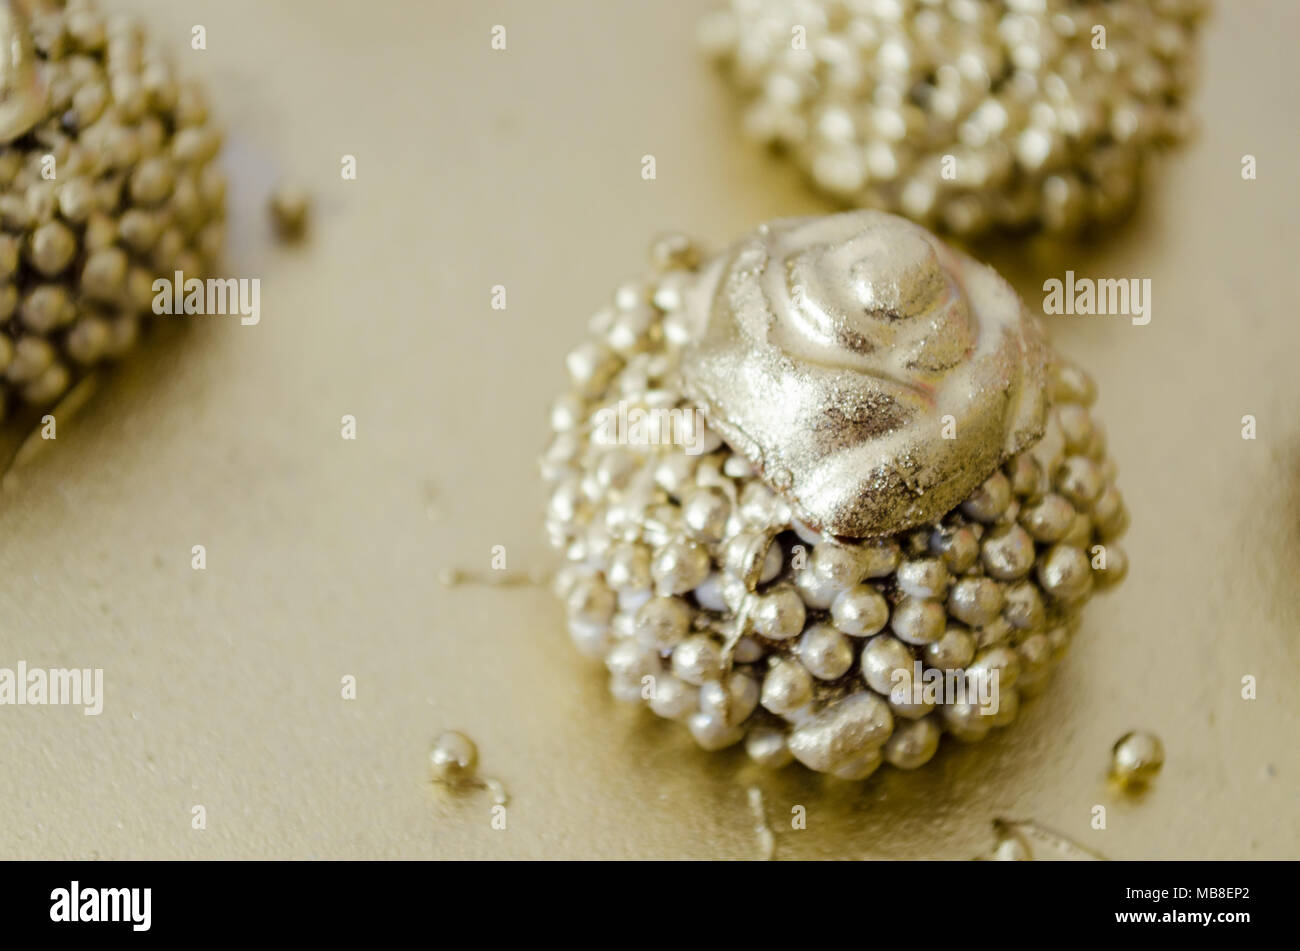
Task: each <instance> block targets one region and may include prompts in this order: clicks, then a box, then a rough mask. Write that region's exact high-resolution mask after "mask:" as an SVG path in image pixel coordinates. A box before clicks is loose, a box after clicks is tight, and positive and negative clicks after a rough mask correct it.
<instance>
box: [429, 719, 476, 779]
mask: <svg viewBox="0 0 1300 951" xmlns="http://www.w3.org/2000/svg"><path fill="white" fill-rule="evenodd" d="M429 766H430V767H431V768H432V770H433V777H434V779H436V780H438V781H439V782H445V783H464V782H469V781H470V780H472V779H474V774H475V771H476V770H477V769H478V747H477V746H475V745H474V741H473V740H471V739H470V738H469V737H468V736H466V735H465V734H464V733H460V732H457V731H455V730H448V731H447V732H445V733H443V734H441V735H440V736H439V737H438V739H437V740H435V741H434V744H433V750H432V751H431V752H430V753H429Z"/></svg>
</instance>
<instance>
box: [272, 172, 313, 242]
mask: <svg viewBox="0 0 1300 951" xmlns="http://www.w3.org/2000/svg"><path fill="white" fill-rule="evenodd" d="M310 206H311V201H310V199H309V198H308V196H307V192H306V191H305V190H304V189H302V188H301V187H299V186H297V185H279V186H277V187H276V189H275V190H274V191H273V192H272V193H271V197H270V201H269V204H268V207H269V208H270V211H271V220H272V221H273V222H274V224H275V230H276V233H277V234H278V235H279V236H280V237H281V238H284V239H286V240H297V239H299V238H301V237H302V236H303V233H304V232H305V231H306V228H307V214H308V209H309V208H310Z"/></svg>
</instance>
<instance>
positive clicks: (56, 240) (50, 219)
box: [0, 0, 225, 417]
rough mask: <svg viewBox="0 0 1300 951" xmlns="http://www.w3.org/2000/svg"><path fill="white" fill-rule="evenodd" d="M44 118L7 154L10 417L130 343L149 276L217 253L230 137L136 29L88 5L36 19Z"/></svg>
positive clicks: (78, 1) (2, 188)
mask: <svg viewBox="0 0 1300 951" xmlns="http://www.w3.org/2000/svg"><path fill="white" fill-rule="evenodd" d="M30 28H31V34H32V39H33V42H34V45H35V48H36V52H37V54H38V57H39V60H40V62H39V64H38V68H39V70H40V74H41V78H42V81H43V82H44V84H45V86H46V88H47V90H48V105H49V117H48V118H47V119H45V120H44V121H42V122H41V123H39V124H38V125H37V126H36V127H35V128H33V129H32V130H31V131H30V132H28V133H26V134H25V135H23V136H21V137H20V138H18V139H17V140H15V141H14V142H11V143H9V144H8V145H5V146H2V147H0V417H2V416H3V415H4V412H5V410H6V408H7V406H8V405H11V404H13V403H15V402H25V403H31V404H37V405H41V404H48V403H51V402H53V401H55V400H57V399H58V398H59V397H60V396H61V395H62V394H63V393H64V392H65V391H66V390H67V388H68V387H69V385H70V384H71V383H72V382H73V381H74V380H75V379H76V377H77V376H79V375H80V373H81V372H83V371H84V370H85V369H87V368H89V367H92V366H93V365H95V364H96V363H98V362H99V361H101V360H105V359H111V358H115V357H118V356H120V355H121V354H123V353H124V352H126V351H127V350H128V349H130V348H131V346H132V345H133V344H134V342H135V340H136V336H137V334H138V331H139V327H140V319H141V316H142V315H146V314H149V313H150V312H151V310H152V304H153V298H154V290H153V281H154V279H155V277H157V276H159V275H166V276H167V277H169V278H170V277H171V276H172V274H173V272H175V271H178V270H179V271H183V272H184V273H185V275H186V277H187V278H188V277H191V276H200V275H203V274H204V273H207V272H209V271H210V270H211V269H212V267H213V266H214V262H215V260H216V258H217V256H218V255H219V253H220V248H221V245H222V237H223V228H224V224H223V222H224V217H225V216H224V207H225V180H224V178H223V176H222V174H221V173H220V171H218V169H217V168H216V167H215V165H213V164H212V163H211V160H212V159H213V158H214V157H215V156H216V154H217V151H218V149H219V148H220V145H221V135H220V133H219V132H218V131H217V129H215V128H214V127H213V126H212V125H210V124H209V121H208V108H207V104H206V101H205V99H204V96H203V93H202V90H201V89H200V88H199V87H198V86H196V85H194V84H190V83H182V82H178V81H177V80H176V79H175V78H174V77H173V74H172V70H171V67H170V66H169V65H168V63H167V61H166V59H164V57H163V56H162V55H161V53H160V52H159V51H158V50H157V49H156V48H155V47H153V46H152V45H151V44H150V43H149V41H148V40H147V38H146V37H145V35H144V33H143V31H142V30H141V29H140V27H138V26H137V25H136V24H135V23H133V22H132V21H130V20H129V19H122V18H118V17H112V18H105V17H104V16H102V15H101V14H100V12H99V11H98V9H97V8H96V6H95V5H94V4H93V3H92V2H90V0H72V2H69V3H68V4H67V5H66V7H64V8H59V7H44V6H42V7H38V9H37V11H36V12H35V13H34V15H33V17H32V19H31V22H30Z"/></svg>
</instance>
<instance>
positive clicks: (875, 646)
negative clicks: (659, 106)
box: [542, 239, 1127, 779]
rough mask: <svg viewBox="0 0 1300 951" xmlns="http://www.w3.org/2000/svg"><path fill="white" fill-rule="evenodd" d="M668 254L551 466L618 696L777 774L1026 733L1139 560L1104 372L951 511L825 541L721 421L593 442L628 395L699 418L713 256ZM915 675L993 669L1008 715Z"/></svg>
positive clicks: (621, 311)
mask: <svg viewBox="0 0 1300 951" xmlns="http://www.w3.org/2000/svg"><path fill="white" fill-rule="evenodd" d="M653 257H654V259H655V260H656V261H657V262H658V264H659V267H660V269H661V270H660V273H659V274H658V276H657V277H656V278H654V279H652V280H651V281H649V282H645V283H643V282H634V283H629V284H627V285H625V286H624V287H622V288H620V289H619V291H618V292H617V294H616V295H615V301H614V305H613V306H612V307H610V308H609V309H607V310H604V311H602V312H601V313H599V314H598V315H597V316H596V318H595V319H594V320H593V321H592V324H591V334H590V337H589V339H588V340H587V341H586V342H584V343H583V344H581V345H580V346H579V347H578V348H577V349H575V350H574V351H573V353H572V354H571V355H570V357H569V359H568V369H569V375H570V381H571V384H572V388H571V390H570V392H568V393H567V394H566V395H564V396H562V397H561V398H560V399H558V400H557V401H556V402H555V404H554V406H553V409H552V417H551V423H552V427H553V429H554V437H553V440H552V442H551V445H550V446H549V448H548V449H547V451H546V452H545V454H544V456H543V460H542V470H543V474H544V476H545V478H546V479H547V480H548V482H549V483H550V485H551V496H550V503H549V508H548V511H547V519H546V526H547V532H548V535H549V539H550V541H551V543H552V544H553V545H554V546H555V547H556V548H557V549H559V550H560V551H562V552H563V553H564V555H565V557H566V562H567V563H566V565H565V567H564V568H563V569H562V570H561V571H560V572H559V574H558V576H557V583H556V587H557V593H558V594H559V595H560V596H561V597H562V598H563V599H564V601H565V604H566V608H567V612H568V625H569V631H570V634H571V636H572V638H573V640H574V642H575V643H576V644H577V646H578V647H579V649H580V650H581V651H582V652H583V653H585V654H587V655H589V656H592V657H595V658H599V659H602V660H603V661H604V662H605V665H606V667H607V669H608V671H609V675H610V685H611V689H612V691H613V693H614V695H615V696H617V697H619V698H621V699H624V700H628V701H631V702H645V703H647V704H648V705H649V707H650V708H651V709H652V710H653V711H654V712H655V713H656V714H658V715H660V716H662V717H666V718H670V719H674V720H681V721H683V722H684V723H685V724H686V725H687V727H688V728H689V729H690V731H691V733H692V734H693V735H694V737H695V739H696V741H697V742H698V743H699V744H700V745H701V746H702V747H704V748H706V749H720V748H723V747H726V746H730V745H732V744H735V743H738V742H741V741H743V742H744V743H745V748H746V749H747V751H748V752H749V754H750V755H751V756H752V757H753V758H754V759H756V760H757V761H759V762H761V763H763V764H765V765H771V766H778V765H783V764H784V763H787V762H789V761H790V760H791V759H792V758H797V759H799V760H800V761H801V762H803V763H804V764H805V765H807V766H809V767H810V768H813V769H816V770H820V771H824V772H829V773H833V774H835V775H837V776H841V777H844V778H853V779H856V778H862V777H865V776H866V775H869V774H870V773H871V772H872V771H874V770H875V769H876V768H877V767H878V766H879V765H880V763H881V762H882V761H885V762H889V763H891V764H893V765H895V766H897V767H900V768H904V769H910V768H915V767H918V766H920V765H922V764H924V763H925V762H926V761H928V760H929V759H930V758H931V757H932V756H933V755H934V753H935V751H936V749H937V747H938V744H939V740H940V736H941V734H942V733H943V732H945V731H946V732H949V733H952V734H953V735H955V736H957V737H958V738H961V739H964V740H976V739H979V738H981V737H983V736H984V735H986V734H987V733H988V732H989V730H990V729H991V728H993V727H997V726H1005V725H1007V724H1009V723H1010V722H1011V721H1012V720H1013V719H1014V717H1015V716H1016V712H1017V710H1018V707H1019V700H1020V697H1021V696H1022V695H1030V694H1033V693H1035V692H1037V691H1039V690H1041V689H1042V688H1043V687H1044V686H1045V685H1046V683H1047V678H1048V674H1049V672H1050V668H1051V666H1052V665H1053V663H1054V661H1055V660H1056V659H1057V658H1058V657H1059V656H1060V654H1061V653H1062V652H1063V650H1064V649H1065V647H1066V645H1067V644H1068V641H1069V638H1070V634H1071V631H1072V629H1073V628H1074V626H1075V624H1076V621H1077V616H1078V612H1079V609H1080V608H1081V606H1082V605H1083V603H1084V602H1085V601H1086V600H1087V599H1088V597H1089V596H1090V595H1091V593H1092V592H1093V590H1094V587H1095V586H1107V585H1110V584H1113V583H1115V582H1117V581H1118V580H1119V579H1120V578H1122V577H1123V575H1124V573H1125V564H1126V563H1125V557H1124V553H1123V552H1122V550H1120V549H1119V547H1118V546H1116V545H1115V544H1114V543H1113V540H1114V539H1115V538H1116V537H1117V536H1118V535H1119V534H1121V533H1122V532H1123V530H1124V528H1125V527H1126V522H1127V514H1126V511H1125V509H1124V506H1123V502H1122V500H1121V499H1120V496H1119V493H1118V491H1117V490H1116V488H1115V486H1114V468H1113V465H1112V464H1111V463H1110V462H1109V461H1108V460H1107V459H1106V455H1105V442H1104V439H1103V436H1102V433H1101V430H1100V428H1099V427H1098V426H1097V425H1096V424H1095V423H1094V422H1093V421H1092V419H1091V417H1090V415H1089V412H1088V406H1089V404H1090V403H1091V401H1092V400H1093V398H1094V395H1095V394H1094V390H1093V386H1092V383H1091V381H1089V380H1088V378H1087V377H1086V375H1084V374H1083V373H1082V372H1081V371H1079V370H1077V369H1075V368H1073V367H1069V366H1065V365H1061V366H1058V367H1057V368H1056V369H1055V370H1054V380H1053V387H1052V409H1051V412H1050V416H1049V420H1048V425H1047V431H1046V433H1045V435H1044V436H1043V438H1042V439H1041V440H1039V442H1038V443H1036V444H1035V445H1034V446H1033V447H1032V448H1031V449H1029V450H1027V451H1025V452H1023V453H1021V454H1019V455H1017V456H1015V457H1013V458H1012V459H1011V460H1010V461H1009V462H1008V463H1007V464H1006V465H1004V466H1003V467H1001V468H1000V469H999V470H998V471H997V472H995V473H994V474H993V475H992V476H990V477H989V478H988V479H987V480H986V481H985V482H984V483H983V485H981V486H980V488H979V489H978V490H976V491H975V492H974V493H972V495H971V496H970V497H969V498H968V499H967V500H966V501H965V502H964V503H963V504H962V505H960V506H959V507H958V508H957V509H955V510H954V511H952V512H951V513H949V514H948V515H947V516H946V517H945V518H943V519H942V520H941V521H940V522H939V523H938V524H935V525H932V526H926V527H923V528H919V529H916V530H913V531H909V532H905V533H902V534H900V535H897V536H894V537H891V538H887V539H879V540H871V541H862V542H846V541H843V540H838V539H834V538H828V537H825V536H822V535H820V534H818V533H816V532H813V531H811V530H810V529H809V528H808V527H806V526H805V525H803V524H802V523H800V522H799V521H798V520H797V519H796V518H794V517H793V515H792V512H791V509H790V507H789V506H788V505H787V504H786V503H785V502H784V501H782V500H781V499H780V498H779V497H778V496H777V495H775V494H774V493H773V492H772V491H771V490H770V489H769V488H768V487H767V486H766V485H765V484H764V483H763V482H762V481H761V480H760V479H759V478H758V477H757V476H756V474H755V473H754V471H753V469H752V467H751V466H750V465H749V463H748V462H747V461H746V460H745V459H744V458H743V457H742V456H740V455H739V454H737V453H734V452H732V451H731V450H730V449H729V448H728V447H727V446H726V445H725V444H724V443H723V442H722V441H721V440H720V439H719V438H718V437H717V436H716V435H713V434H712V433H710V432H708V431H707V429H706V430H705V431H703V432H702V433H701V434H700V437H701V438H700V440H699V442H698V443H697V444H696V446H697V448H698V449H699V450H700V451H699V452H697V453H690V452H687V451H685V449H684V448H683V447H682V446H680V445H675V444H671V443H668V444H664V443H659V444H654V445H619V444H614V445H610V444H606V443H605V442H603V441H602V440H600V439H597V438H596V437H595V427H594V425H593V420H595V419H596V418H598V417H599V415H600V413H601V412H602V411H606V412H609V411H612V410H613V409H614V407H615V406H616V405H617V404H619V403H622V404H623V407H624V410H625V411H627V410H628V407H631V408H646V409H649V408H654V407H670V408H677V409H689V404H688V403H687V402H686V401H685V399H684V398H683V396H682V394H681V388H680V379H679V376H678V365H679V354H680V349H679V348H680V344H681V343H682V342H684V340H685V339H686V330H685V327H684V325H683V323H682V315H681V313H680V310H679V308H680V303H681V290H682V283H683V281H684V280H685V279H687V278H689V275H690V268H691V266H692V265H693V263H694V261H695V260H696V257H697V256H696V254H695V253H694V250H693V249H692V248H691V246H690V245H689V244H688V243H686V242H684V241H682V240H681V239H672V240H669V241H665V242H661V243H660V244H658V245H656V248H655V252H654V254H653ZM918 662H919V663H920V664H921V667H920V668H918V667H917V666H916V665H917V663H918ZM918 669H922V670H925V671H928V670H931V669H933V670H936V671H940V672H944V673H945V674H946V673H947V672H948V671H952V672H954V674H955V675H959V676H960V677H962V678H963V679H969V678H970V677H971V675H972V674H973V673H974V672H979V674H980V675H981V676H986V675H988V674H991V673H992V672H993V671H996V672H997V675H998V676H997V683H998V685H999V687H998V690H999V697H998V704H997V711H996V712H995V713H992V714H991V715H990V712H989V711H988V710H986V709H983V708H982V707H981V705H980V704H979V703H978V702H976V701H975V700H974V699H973V694H971V695H967V696H964V697H963V698H958V699H953V698H947V699H946V700H943V701H941V702H933V701H931V700H930V699H928V698H923V699H921V700H919V701H918V700H917V699H915V696H916V695H915V693H914V692H913V690H912V685H913V680H914V678H915V672H916V670H918Z"/></svg>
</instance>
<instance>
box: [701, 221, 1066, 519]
mask: <svg viewBox="0 0 1300 951" xmlns="http://www.w3.org/2000/svg"><path fill="white" fill-rule="evenodd" d="M690 306H691V308H692V309H693V311H694V313H695V315H696V316H697V319H698V322H699V338H698V340H696V341H694V342H692V344H691V345H690V346H689V347H687V348H686V351H685V353H684V355H683V360H682V375H683V379H684V382H685V386H686V391H687V393H688V394H689V395H690V396H691V397H692V398H693V399H694V400H696V402H698V404H699V405H700V407H701V408H702V409H703V411H704V414H705V416H706V418H707V419H708V421H709V424H710V425H711V426H712V427H713V428H714V429H715V430H716V431H717V432H718V433H719V434H721V435H722V436H723V438H725V439H726V440H727V441H728V442H730V443H731V444H732V445H734V446H735V447H736V448H737V449H739V450H740V451H741V452H742V453H744V454H745V456H746V457H747V458H748V459H749V461H750V462H751V463H752V464H753V465H754V466H755V467H756V468H757V469H758V471H759V472H760V473H762V474H763V475H764V476H765V477H766V478H767V480H768V481H769V482H770V483H771V484H772V486H773V487H774V488H775V489H776V490H777V491H778V492H780V493H781V494H782V496H784V497H785V498H787V499H788V500H789V501H790V503H791V505H792V506H793V507H794V511H795V514H796V515H798V516H799V517H800V518H802V519H803V520H804V521H805V522H806V523H807V524H809V525H810V526H812V527H813V528H817V529H822V530H825V531H827V532H830V533H832V534H835V535H844V536H849V537H853V538H863V537H867V536H881V535H892V534H894V533H895V532H899V531H902V530H903V529H905V528H911V527H913V526H915V525H920V524H922V523H924V522H927V521H932V520H933V519H935V518H937V517H939V516H941V515H942V514H943V513H944V512H946V511H947V510H948V509H950V508H952V507H953V506H954V505H956V504H957V503H958V502H960V501H961V500H962V499H964V498H965V497H966V496H967V495H969V494H970V493H971V491H972V490H974V489H975V488H976V487H977V486H978V485H979V484H980V483H981V482H983V481H984V479H985V478H986V477H987V476H988V475H989V473H991V472H992V471H993V470H994V469H995V468H997V466H998V465H999V464H1001V463H1002V462H1003V461H1004V460H1005V459H1006V458H1007V457H1009V456H1011V455H1012V454H1014V453H1016V452H1018V451H1019V450H1021V449H1023V448H1024V447H1025V446H1026V445H1028V444H1029V443H1030V442H1032V441H1033V440H1035V439H1037V438H1038V437H1039V436H1041V435H1042V431H1043V420H1044V416H1045V413H1046V400H1045V398H1044V385H1045V380H1046V359H1047V357H1046V350H1045V348H1044V345H1043V342H1042V339H1041V337H1040V334H1039V331H1038V328H1037V327H1036V325H1035V324H1034V323H1033V321H1032V320H1031V319H1030V317H1029V315H1028V314H1027V313H1026V312H1025V310H1024V307H1023V305H1022V304H1021V303H1020V300H1019V298H1018V297H1017V296H1016V294H1015V292H1014V291H1013V290H1012V289H1011V287H1010V286H1009V285H1008V284H1007V283H1006V282H1005V281H1003V280H1002V279H1001V278H1000V277H998V275H997V274H996V273H995V272H994V271H993V270H992V269H991V268H988V267H985V266H983V265H980V264H976V263H975V262H974V261H972V260H970V259H969V258H967V257H966V256H965V255H961V254H959V253H958V252H956V251H953V250H951V249H949V248H948V247H946V246H945V245H943V244H942V243H940V242H939V241H937V240H936V239H934V238H932V237H931V236H930V235H929V234H928V233H927V232H926V231H925V230H924V229H922V228H920V227H918V226H916V225H914V224H911V223H909V222H907V221H905V220H903V219H902V218H897V217H894V216H893V215H886V214H882V213H880V212H874V211H859V212H847V213H845V214H840V215H833V216H830V217H826V218H799V219H790V220H781V221H775V222H773V223H771V224H770V225H765V226H764V227H762V228H760V229H759V230H758V231H757V232H756V233H755V234H753V235H751V236H750V237H749V238H746V239H745V240H743V241H741V242H740V243H739V244H738V245H736V246H735V247H734V248H733V249H732V250H731V251H729V252H727V253H725V254H723V255H721V256H720V257H718V258H717V259H716V260H715V261H714V262H713V263H712V264H711V265H710V266H709V268H708V270H707V271H706V272H705V274H704V275H703V278H702V280H701V281H700V283H699V285H698V287H697V288H696V289H695V290H694V291H693V293H692V294H691V297H690Z"/></svg>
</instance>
